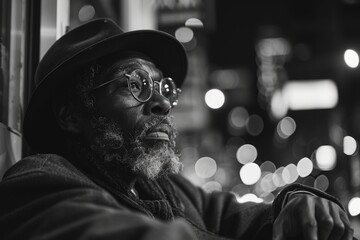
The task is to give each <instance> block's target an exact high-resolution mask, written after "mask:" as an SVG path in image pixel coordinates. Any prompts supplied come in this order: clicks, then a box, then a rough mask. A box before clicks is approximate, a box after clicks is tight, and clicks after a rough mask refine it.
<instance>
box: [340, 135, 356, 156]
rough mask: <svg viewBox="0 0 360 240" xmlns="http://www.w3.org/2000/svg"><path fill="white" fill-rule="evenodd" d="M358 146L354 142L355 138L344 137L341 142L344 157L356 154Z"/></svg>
mask: <svg viewBox="0 0 360 240" xmlns="http://www.w3.org/2000/svg"><path fill="white" fill-rule="evenodd" d="M357 147H358V144H357V142H356V140H355V138H353V137H351V136H345V137H344V140H343V149H344V153H345V154H346V155H349V156H351V155H353V154H355V153H356V150H357Z"/></svg>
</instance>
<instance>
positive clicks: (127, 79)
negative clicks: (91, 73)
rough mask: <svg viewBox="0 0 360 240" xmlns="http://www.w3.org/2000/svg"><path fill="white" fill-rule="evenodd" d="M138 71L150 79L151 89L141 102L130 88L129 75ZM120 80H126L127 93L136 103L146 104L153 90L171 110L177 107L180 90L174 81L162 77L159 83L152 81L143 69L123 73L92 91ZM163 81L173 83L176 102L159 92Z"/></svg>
mask: <svg viewBox="0 0 360 240" xmlns="http://www.w3.org/2000/svg"><path fill="white" fill-rule="evenodd" d="M138 70H140V71H143V72H144V73H146V75H147V76H148V77H149V79H150V85H151V87H150V88H151V90H150V91H151V93H150V95H149V97H147V98H146V99H145V100H141V99H140V98H138V97H137V96H136V95H135V94H134V92H133V91H132V90H131V86H130V77H131V75H132V74H133V73H134V72H135V71H138ZM122 78H126V82H127V86H128V90H129V92H130V93H131V95H132V96H133V97H134V98H135V100H136V101H138V102H140V103H146V102H148V101H149V100H150V99H151V97H152V96H153V95H154V90H155V91H157V92H158V93H159V94H160V95H161V96H162V97H164V98H166V99H168V100H169V102H170V105H171V108H174V107H175V106H176V105H177V103H178V98H179V95H180V93H181V89H180V88H178V87H177V86H176V83H175V81H174V80H173V79H172V78H170V77H164V78H161V80H160V81H154V80H153V79H152V77H151V76H150V74H149V73H148V72H147V71H145V70H144V69H141V68H135V69H133V70H132V71H131V72H130V74H129V73H125V74H124V75H122V76H119V77H116V78H113V79H111V80H109V81H106V82H104V83H101V84H100V85H98V86H96V87H94V88H93V89H92V90H93V91H95V90H97V89H99V88H101V87H103V86H106V85H108V84H110V83H112V82H115V81H117V80H120V79H122ZM164 80H170V81H171V82H172V83H173V85H174V86H175V89H176V100H175V101H173V102H171V101H170V99H169V98H167V97H165V96H164V95H163V94H162V91H161V83H162V81H164ZM155 84H157V85H158V88H157V90H156V89H155V87H154V85H155Z"/></svg>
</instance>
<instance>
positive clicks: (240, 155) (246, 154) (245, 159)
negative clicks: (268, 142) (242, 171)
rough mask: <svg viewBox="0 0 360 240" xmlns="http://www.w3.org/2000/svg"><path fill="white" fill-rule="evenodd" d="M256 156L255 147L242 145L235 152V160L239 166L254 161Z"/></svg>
mask: <svg viewBox="0 0 360 240" xmlns="http://www.w3.org/2000/svg"><path fill="white" fill-rule="evenodd" d="M257 155H258V152H257V150H256V147H255V146H253V145H251V144H244V145H242V146H240V147H239V149H238V150H237V151H236V159H237V160H238V162H239V163H241V164H247V163H251V162H253V161H255V159H256V158H257Z"/></svg>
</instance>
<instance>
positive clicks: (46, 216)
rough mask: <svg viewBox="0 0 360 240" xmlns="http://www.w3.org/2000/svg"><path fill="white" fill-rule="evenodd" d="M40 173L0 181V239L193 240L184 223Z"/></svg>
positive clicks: (73, 181) (84, 184) (69, 180)
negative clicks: (167, 220) (162, 219)
mask: <svg viewBox="0 0 360 240" xmlns="http://www.w3.org/2000/svg"><path fill="white" fill-rule="evenodd" d="M42 164H44V163H42ZM42 164H40V165H42ZM22 165H23V164H22ZM52 167H54V166H52ZM55 168H56V166H55ZM45 170H46V168H44V166H42V167H39V168H37V170H31V171H21V170H20V173H17V174H13V175H10V176H8V177H6V178H5V179H4V180H3V181H2V182H1V184H0V239H4V240H7V239H41V240H56V239H59V240H60V239H80V240H85V239H94V240H95V239H102V240H107V239H125V240H126V239H141V240H142V239H146V240H147V239H164V240H165V239H170V240H172V239H174V240H177V239H194V238H195V237H194V233H193V231H192V229H191V227H190V226H189V225H188V224H187V223H185V221H183V220H176V221H174V222H171V223H163V222H160V221H157V220H155V219H153V218H151V217H149V216H147V215H145V214H141V213H137V212H134V211H131V210H129V209H127V208H126V207H124V206H122V205H120V204H119V203H118V202H117V201H116V200H115V199H114V198H113V197H112V196H111V195H110V194H109V193H107V192H106V191H103V190H101V189H100V188H96V187H94V186H93V185H91V184H88V183H87V182H86V181H81V180H79V179H75V178H74V176H75V175H74V176H71V174H66V175H64V174H54V172H52V173H51V174H50V173H49V172H47V171H45ZM58 170H60V169H58Z"/></svg>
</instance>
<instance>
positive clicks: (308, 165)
mask: <svg viewBox="0 0 360 240" xmlns="http://www.w3.org/2000/svg"><path fill="white" fill-rule="evenodd" d="M296 167H297V172H298V174H299V176H300V177H302V178H304V177H307V176H309V175H310V174H311V172H312V171H313V169H314V165H313V163H312V161H311V160H310V159H309V158H307V157H304V158H302V159H300V161H299V162H298V163H297V165H296Z"/></svg>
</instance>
